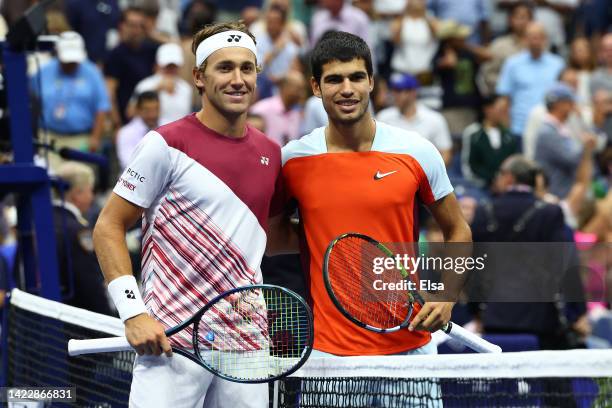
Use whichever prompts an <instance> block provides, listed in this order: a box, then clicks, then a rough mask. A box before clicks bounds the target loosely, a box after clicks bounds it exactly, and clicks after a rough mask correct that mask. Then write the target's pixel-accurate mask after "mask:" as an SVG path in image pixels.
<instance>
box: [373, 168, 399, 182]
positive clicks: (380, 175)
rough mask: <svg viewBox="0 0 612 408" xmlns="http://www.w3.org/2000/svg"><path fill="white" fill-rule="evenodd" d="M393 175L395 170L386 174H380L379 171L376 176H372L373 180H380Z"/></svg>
mask: <svg viewBox="0 0 612 408" xmlns="http://www.w3.org/2000/svg"><path fill="white" fill-rule="evenodd" d="M393 173H397V170H393V171H390V172H388V173H381V172H380V170H378V171H377V172H376V174H375V175H374V180H380V179H381V178H383V177H387V176H390V175H391V174H393Z"/></svg>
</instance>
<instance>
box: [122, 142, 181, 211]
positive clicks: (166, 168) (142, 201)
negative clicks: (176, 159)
mask: <svg viewBox="0 0 612 408" xmlns="http://www.w3.org/2000/svg"><path fill="white" fill-rule="evenodd" d="M170 174H171V160H170V148H169V147H168V145H167V144H166V141H165V140H164V138H163V137H162V136H161V135H160V134H159V133H157V132H154V131H152V132H149V133H147V135H146V136H145V137H144V138H143V139H142V141H141V142H140V143H139V144H138V146H136V149H135V150H134V153H133V154H132V157H131V159H130V161H129V164H128V165H127V167H126V169H125V170H124V171H123V174H122V175H121V177H119V180H118V181H117V185H116V186H115V188H114V189H113V192H114V193H115V194H117V195H119V196H121V197H122V198H124V199H126V200H127V201H129V202H131V203H133V204H135V205H137V206H139V207H142V208H149V207H150V206H151V204H152V203H153V202H154V201H155V199H156V198H157V197H159V195H160V194H161V193H162V192H163V191H164V190H165V188H166V186H167V184H168V183H169V181H170Z"/></svg>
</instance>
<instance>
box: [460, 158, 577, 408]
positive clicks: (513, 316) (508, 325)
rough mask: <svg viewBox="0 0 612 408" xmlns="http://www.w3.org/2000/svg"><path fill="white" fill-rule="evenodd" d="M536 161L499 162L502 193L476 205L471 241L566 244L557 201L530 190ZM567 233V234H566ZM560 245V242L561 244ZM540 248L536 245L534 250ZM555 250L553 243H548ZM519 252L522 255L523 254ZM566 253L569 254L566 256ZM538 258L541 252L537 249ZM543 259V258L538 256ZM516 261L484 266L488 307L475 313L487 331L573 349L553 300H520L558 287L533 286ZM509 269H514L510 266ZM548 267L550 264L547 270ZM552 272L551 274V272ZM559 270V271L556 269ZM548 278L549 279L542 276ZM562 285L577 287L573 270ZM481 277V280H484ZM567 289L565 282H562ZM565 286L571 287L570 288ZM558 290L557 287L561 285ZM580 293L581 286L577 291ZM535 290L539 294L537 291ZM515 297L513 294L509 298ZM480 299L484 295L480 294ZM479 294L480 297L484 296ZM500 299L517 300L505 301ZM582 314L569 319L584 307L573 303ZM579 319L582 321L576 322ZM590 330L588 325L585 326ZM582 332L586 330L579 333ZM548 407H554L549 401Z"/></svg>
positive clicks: (525, 254) (521, 247) (522, 248)
mask: <svg viewBox="0 0 612 408" xmlns="http://www.w3.org/2000/svg"><path fill="white" fill-rule="evenodd" d="M537 173H538V167H537V165H536V164H535V163H534V162H532V161H531V160H529V159H526V158H525V157H524V156H521V155H513V156H510V157H508V158H507V159H506V160H505V161H504V162H503V163H502V165H501V167H500V171H499V174H498V176H497V178H496V180H495V184H496V185H497V189H498V191H500V192H501V194H500V195H498V196H495V197H494V198H493V199H492V200H491V202H487V203H483V204H481V205H480V206H479V207H478V208H477V209H476V214H475V216H474V221H473V222H472V233H473V237H474V242H517V243H525V242H530V243H532V242H559V243H561V242H566V241H568V240H571V238H569V237H568V232H569V231H568V230H567V228H566V226H565V223H564V217H563V212H562V210H561V208H560V207H559V206H558V205H555V204H549V203H545V202H543V201H540V200H539V199H538V198H537V197H536V196H535V194H534V188H535V186H536V175H537ZM570 235H571V234H570ZM560 245H561V244H560ZM569 247H570V246H569V244H563V246H562V247H561V246H560V248H569ZM513 248H518V252H514V253H515V254H517V255H515V256H519V255H520V256H522V257H528V256H530V255H531V253H530V252H529V253H528V252H527V249H525V248H526V247H525V246H524V245H520V244H517V246H515V247H510V246H508V247H507V251H511V250H513ZM532 248H534V249H535V252H537V251H543V250H545V247H542V246H539V247H538V246H534V247H532ZM538 248H539V249H538ZM547 248H553V247H547ZM521 254H522V255H521ZM566 255H567V256H569V255H570V254H566ZM541 256H545V254H544V253H541ZM538 259H541V258H538ZM516 265H517V264H516V263H515V262H514V261H512V262H506V263H504V262H502V260H501V259H500V262H497V263H496V267H495V268H491V270H487V272H489V273H493V275H492V276H489V277H488V278H487V280H486V281H487V282H488V283H489V285H490V286H488V287H486V288H481V289H480V290H484V292H482V294H481V296H482V295H484V296H486V299H487V300H488V302H486V307H483V308H481V309H480V313H479V315H478V316H477V317H476V318H477V319H479V320H480V323H481V324H482V327H483V328H484V331H485V333H533V334H535V335H537V336H538V339H539V342H540V348H541V349H564V348H568V347H576V346H577V344H570V341H571V340H570V336H569V334H570V333H569V332H568V330H567V328H565V327H563V319H564V318H563V317H562V315H561V311H560V310H558V309H557V306H556V304H555V303H554V302H553V299H548V301H547V300H546V299H543V301H541V302H537V303H536V302H530V303H527V302H521V301H520V300H521V299H526V298H527V299H535V295H533V294H532V293H535V292H532V290H535V291H538V290H540V289H544V290H550V289H557V288H548V287H547V288H540V287H534V282H535V281H537V279H540V278H543V277H542V276H532V277H530V276H529V274H532V273H533V271H531V270H529V268H527V270H525V271H519V270H514V268H516ZM508 268H512V270H508ZM545 269H546V268H541V270H539V272H540V273H546V270H545ZM549 269H550V268H549ZM551 273H553V272H552V271H551ZM554 273H556V274H558V273H559V271H554ZM508 276H512V277H513V278H512V285H513V286H512V287H513V290H512V292H513V293H511V294H510V296H508V290H509V289H508V287H509V285H510V282H508ZM551 278H552V277H549V278H546V277H544V281H546V282H556V281H557V280H556V279H551ZM546 279H548V280H546ZM565 279H566V280H567V282H565V283H566V284H567V283H568V282H569V283H572V284H573V285H574V286H573V288H574V289H576V288H581V287H582V286H581V283H580V277H579V276H577V275H575V274H567V275H566V276H565ZM483 282H485V280H483V281H481V282H480V284H483ZM563 287H564V288H565V287H566V286H565V285H563ZM568 287H569V286H568ZM559 289H560V288H559ZM579 291H581V289H579ZM476 293H477V292H476ZM538 293H539V292H538ZM513 296H515V297H514V298H513ZM483 298H484V297H483ZM483 298H481V299H479V300H483ZM500 299H507V300H508V301H510V299H513V300H515V301H514V302H513V303H511V304H509V303H507V302H502V301H500ZM577 307H579V308H581V313H578V314H577V315H576V316H575V320H574V321H573V322H571V323H570V325H571V324H572V323H577V322H578V321H579V320H580V319H579V317H580V316H581V315H583V314H584V312H585V311H586V309H585V308H584V304H582V305H577ZM582 323H583V321H582V320H580V324H582ZM580 324H579V325H577V326H576V327H575V328H576V329H579V330H583V331H584V330H585V327H584V326H580ZM587 331H588V328H587ZM583 334H586V331H585V332H584V333H583ZM552 406H557V405H555V404H553V405H552Z"/></svg>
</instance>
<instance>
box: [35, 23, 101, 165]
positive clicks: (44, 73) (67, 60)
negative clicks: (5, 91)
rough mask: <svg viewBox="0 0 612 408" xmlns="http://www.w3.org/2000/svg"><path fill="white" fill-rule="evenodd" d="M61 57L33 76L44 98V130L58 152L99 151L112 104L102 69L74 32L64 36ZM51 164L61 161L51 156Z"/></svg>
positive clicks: (58, 47)
mask: <svg viewBox="0 0 612 408" xmlns="http://www.w3.org/2000/svg"><path fill="white" fill-rule="evenodd" d="M56 51H57V57H56V58H53V59H52V60H51V61H50V62H49V63H48V64H46V65H44V66H43V67H42V68H41V70H40V72H39V73H37V74H35V75H34V76H33V77H32V81H31V89H32V92H33V93H34V94H35V95H37V96H38V98H40V102H41V103H40V105H41V108H42V112H41V113H42V121H41V127H43V128H44V129H46V130H47V131H48V134H49V138H50V140H51V141H52V142H53V143H54V144H55V147H56V149H61V148H62V147H70V148H73V149H78V150H85V151H97V150H98V148H99V146H100V142H101V140H102V135H103V132H104V122H105V119H106V115H107V114H108V112H109V111H110V102H109V98H108V94H107V92H106V87H105V86H104V79H103V78H102V74H101V73H100V70H99V69H98V67H97V66H96V65H95V64H94V63H92V62H91V61H89V60H87V52H86V51H85V44H84V42H83V38H82V37H81V36H80V35H79V34H78V33H76V32H74V31H66V32H64V33H62V34H61V35H60V37H59V39H58V41H57V44H56ZM49 161H50V163H49V165H50V167H51V168H56V167H57V165H58V164H59V163H61V161H62V160H61V158H60V157H59V156H58V155H57V154H55V153H51V154H50V155H49Z"/></svg>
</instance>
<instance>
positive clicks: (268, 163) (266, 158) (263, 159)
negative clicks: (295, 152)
mask: <svg viewBox="0 0 612 408" xmlns="http://www.w3.org/2000/svg"><path fill="white" fill-rule="evenodd" d="M261 164H264V165H266V166H269V165H270V159H269V158H268V157H265V156H261Z"/></svg>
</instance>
